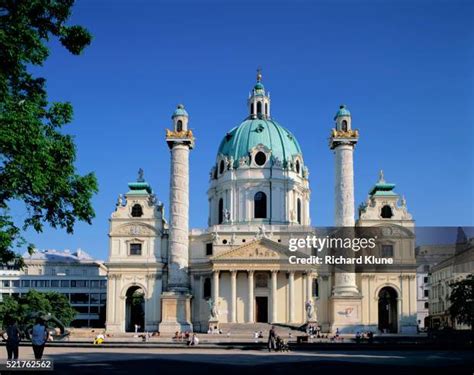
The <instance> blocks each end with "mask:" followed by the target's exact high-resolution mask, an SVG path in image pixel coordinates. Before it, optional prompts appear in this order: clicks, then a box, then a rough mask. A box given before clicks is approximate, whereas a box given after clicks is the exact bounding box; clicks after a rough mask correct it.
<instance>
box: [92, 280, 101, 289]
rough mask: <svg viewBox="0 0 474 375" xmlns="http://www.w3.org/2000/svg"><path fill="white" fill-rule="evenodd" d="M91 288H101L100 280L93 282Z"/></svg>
mask: <svg viewBox="0 0 474 375" xmlns="http://www.w3.org/2000/svg"><path fill="white" fill-rule="evenodd" d="M91 288H93V289H96V288H100V281H99V280H91Z"/></svg>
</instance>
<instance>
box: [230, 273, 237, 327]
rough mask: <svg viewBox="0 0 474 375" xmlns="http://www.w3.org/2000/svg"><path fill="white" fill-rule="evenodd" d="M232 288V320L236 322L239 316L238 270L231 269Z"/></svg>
mask: <svg viewBox="0 0 474 375" xmlns="http://www.w3.org/2000/svg"><path fill="white" fill-rule="evenodd" d="M230 289H231V311H230V321H231V323H235V322H236V318H237V271H234V270H232V271H230Z"/></svg>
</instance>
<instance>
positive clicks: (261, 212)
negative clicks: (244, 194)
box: [253, 191, 267, 219]
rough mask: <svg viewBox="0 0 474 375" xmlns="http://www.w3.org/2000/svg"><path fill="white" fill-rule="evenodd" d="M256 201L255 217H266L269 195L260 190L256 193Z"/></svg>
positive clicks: (254, 200)
mask: <svg viewBox="0 0 474 375" xmlns="http://www.w3.org/2000/svg"><path fill="white" fill-rule="evenodd" d="M253 202H254V217H255V219H266V217H267V195H266V194H265V193H264V192H262V191H259V192H258V193H257V194H255V197H254V199H253Z"/></svg>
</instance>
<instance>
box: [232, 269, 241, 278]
mask: <svg viewBox="0 0 474 375" xmlns="http://www.w3.org/2000/svg"><path fill="white" fill-rule="evenodd" d="M237 272H239V271H237V270H230V274H231V275H232V277H235V276H236V275H237Z"/></svg>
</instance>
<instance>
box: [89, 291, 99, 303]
mask: <svg viewBox="0 0 474 375" xmlns="http://www.w3.org/2000/svg"><path fill="white" fill-rule="evenodd" d="M92 303H95V304H99V303H100V294H98V293H91V304H92Z"/></svg>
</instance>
